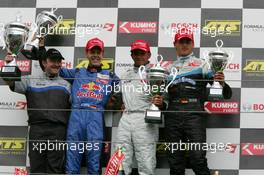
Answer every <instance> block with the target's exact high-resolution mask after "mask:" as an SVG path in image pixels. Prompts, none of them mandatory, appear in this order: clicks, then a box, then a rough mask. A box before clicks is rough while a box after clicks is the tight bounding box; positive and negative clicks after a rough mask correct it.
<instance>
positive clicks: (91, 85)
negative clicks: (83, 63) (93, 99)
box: [81, 82, 101, 91]
mask: <svg viewBox="0 0 264 175" xmlns="http://www.w3.org/2000/svg"><path fill="white" fill-rule="evenodd" d="M81 88H82V89H87V90H89V91H100V90H101V87H100V86H98V85H96V84H95V83H94V82H90V83H87V84H82V85H81Z"/></svg>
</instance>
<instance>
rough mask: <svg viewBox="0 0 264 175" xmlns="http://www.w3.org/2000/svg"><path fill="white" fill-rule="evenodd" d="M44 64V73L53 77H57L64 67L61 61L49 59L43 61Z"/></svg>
mask: <svg viewBox="0 0 264 175" xmlns="http://www.w3.org/2000/svg"><path fill="white" fill-rule="evenodd" d="M42 64H43V66H44V71H45V72H46V73H48V74H49V75H52V76H57V75H58V74H59V72H60V69H61V66H62V62H61V59H50V58H47V59H46V60H43V61H42Z"/></svg>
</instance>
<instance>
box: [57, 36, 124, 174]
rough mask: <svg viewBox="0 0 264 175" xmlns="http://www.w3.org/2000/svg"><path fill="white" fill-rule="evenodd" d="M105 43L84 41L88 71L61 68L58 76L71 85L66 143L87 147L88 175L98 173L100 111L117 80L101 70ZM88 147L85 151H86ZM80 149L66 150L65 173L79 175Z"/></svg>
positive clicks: (101, 125) (101, 119) (100, 133)
mask: <svg viewBox="0 0 264 175" xmlns="http://www.w3.org/2000/svg"><path fill="white" fill-rule="evenodd" d="M103 52H104V43H103V41H101V40H100V39H98V38H93V39H91V40H89V41H88V42H87V45H86V56H87V58H88V60H89V65H88V68H80V69H62V71H61V72H60V76H62V77H64V78H66V79H69V81H71V83H72V108H73V109H72V113H71V116H70V120H69V126H68V132H67V141H68V144H70V145H69V148H70V146H72V145H74V144H75V146H76V147H77V148H80V147H82V148H86V151H87V154H86V162H87V169H88V170H87V171H88V174H99V173H100V155H101V147H102V141H103V121H104V120H103V110H104V107H105V105H106V103H107V101H108V98H109V96H110V93H111V90H112V86H113V85H114V84H118V82H119V78H118V77H117V76H116V75H115V74H114V73H112V72H109V71H108V70H102V65H101V60H102V58H103ZM87 148H88V150H87ZM82 153H83V151H82V150H80V149H79V150H78V149H68V150H67V160H66V172H67V173H68V174H80V167H81V159H82Z"/></svg>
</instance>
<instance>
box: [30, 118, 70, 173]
mask: <svg viewBox="0 0 264 175" xmlns="http://www.w3.org/2000/svg"><path fill="white" fill-rule="evenodd" d="M65 139H66V126H65V125H62V124H57V123H45V124H35V125H31V126H30V130H29V159H30V173H40V174H41V173H53V174H56V173H57V174H63V173H64V172H65V152H66V148H67V147H65V146H62V144H64V143H65ZM59 143H61V145H60V146H59ZM56 145H57V146H56ZM56 147H57V148H56Z"/></svg>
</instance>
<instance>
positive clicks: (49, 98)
mask: <svg viewBox="0 0 264 175" xmlns="http://www.w3.org/2000/svg"><path fill="white" fill-rule="evenodd" d="M10 88H11V90H12V91H15V92H17V93H21V94H25V95H26V98H27V105H28V108H29V109H31V110H28V117H29V118H28V123H29V125H30V129H29V159H30V173H36V174H37V173H49V174H53V173H58V174H63V173H64V168H65V164H64V163H65V150H63V149H55V150H53V149H52V148H51V147H50V145H49V143H51V144H54V145H55V144H61V143H60V141H63V142H64V141H65V140H66V131H67V124H68V119H69V116H70V112H69V111H67V110H66V111H65V109H69V108H70V105H71V104H70V89H71V86H70V83H68V82H67V81H65V80H64V79H62V78H61V77H54V78H49V77H48V76H47V75H46V73H44V72H43V73H42V74H41V75H39V76H37V77H34V76H32V75H28V76H22V77H21V81H16V82H15V84H14V87H10ZM40 145H43V146H45V149H44V150H40ZM41 147H42V146H41ZM48 148H49V149H51V150H49V149H48Z"/></svg>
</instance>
